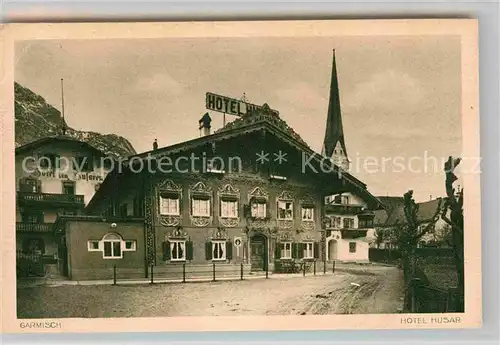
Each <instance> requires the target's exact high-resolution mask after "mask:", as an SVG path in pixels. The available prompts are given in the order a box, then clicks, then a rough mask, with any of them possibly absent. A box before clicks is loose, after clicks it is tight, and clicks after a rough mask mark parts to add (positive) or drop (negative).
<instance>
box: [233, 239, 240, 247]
mask: <svg viewBox="0 0 500 345" xmlns="http://www.w3.org/2000/svg"><path fill="white" fill-rule="evenodd" d="M241 243H242V240H241V237H235V238H234V245H235V246H236V247H241Z"/></svg>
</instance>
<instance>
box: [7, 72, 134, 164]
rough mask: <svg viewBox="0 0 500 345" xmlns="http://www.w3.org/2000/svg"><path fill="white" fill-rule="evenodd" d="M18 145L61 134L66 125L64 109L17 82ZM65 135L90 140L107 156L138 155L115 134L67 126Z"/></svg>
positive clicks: (16, 130)
mask: <svg viewBox="0 0 500 345" xmlns="http://www.w3.org/2000/svg"><path fill="white" fill-rule="evenodd" d="M14 102H15V140H16V147H19V146H22V145H25V144H28V143H30V142H32V141H35V140H38V139H41V138H45V137H56V136H60V135H61V134H62V133H61V128H62V126H63V118H62V116H61V112H60V111H59V110H58V109H56V108H55V107H53V106H52V105H50V104H48V103H47V102H46V101H45V99H44V98H43V97H42V96H40V95H37V94H36V93H34V92H33V91H31V90H30V89H28V88H25V87H23V86H22V85H20V84H18V83H16V82H15V83H14ZM65 135H66V136H67V137H70V138H74V139H77V140H80V141H84V142H87V143H88V144H90V145H91V146H93V147H95V148H96V149H98V150H101V151H102V152H104V154H106V155H111V156H113V157H115V158H125V157H128V156H130V155H134V154H136V151H135V149H134V147H133V146H132V144H131V143H130V142H129V141H128V140H127V139H125V138H124V137H121V136H119V135H116V134H100V133H97V132H86V131H79V130H76V129H73V128H71V127H67V130H66V133H65Z"/></svg>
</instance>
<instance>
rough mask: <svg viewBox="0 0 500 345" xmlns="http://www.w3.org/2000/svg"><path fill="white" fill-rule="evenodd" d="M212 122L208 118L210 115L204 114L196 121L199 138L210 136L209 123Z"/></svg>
mask: <svg viewBox="0 0 500 345" xmlns="http://www.w3.org/2000/svg"><path fill="white" fill-rule="evenodd" d="M211 122H212V119H211V118H210V115H208V113H205V115H203V116H202V117H201V119H200V121H198V124H199V129H200V137H204V136H206V135H210V127H211V126H210V123H211Z"/></svg>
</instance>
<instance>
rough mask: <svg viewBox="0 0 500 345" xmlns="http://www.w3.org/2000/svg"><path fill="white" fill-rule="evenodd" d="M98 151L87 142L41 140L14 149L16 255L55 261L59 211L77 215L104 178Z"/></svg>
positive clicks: (57, 138) (26, 258) (105, 167)
mask: <svg viewBox="0 0 500 345" xmlns="http://www.w3.org/2000/svg"><path fill="white" fill-rule="evenodd" d="M102 156H103V155H102V153H101V152H100V151H98V150H96V149H95V148H93V147H91V146H89V145H88V144H86V143H83V142H80V141H77V140H74V139H70V138H66V137H53V138H44V139H41V140H37V141H35V142H32V143H29V144H27V145H24V146H21V147H18V148H17V149H16V156H15V176H16V248H17V254H18V258H19V259H20V260H21V261H22V260H35V259H36V260H39V258H41V257H44V258H45V261H47V262H51V263H56V262H57V261H58V260H59V258H60V257H61V256H65V253H64V252H61V247H62V246H61V243H60V242H61V241H63V239H62V238H60V237H57V236H55V235H54V231H53V225H54V222H55V221H56V219H57V217H58V215H77V214H81V213H82V212H83V209H84V207H85V205H86V204H87V203H88V202H89V201H90V199H91V198H92V196H93V195H94V194H95V191H96V189H97V188H98V186H99V185H100V183H102V182H103V181H104V179H105V176H106V173H107V170H108V168H109V167H108V166H104V164H107V163H106V162H105V161H103V164H102V165H101V159H100V158H101V157H102Z"/></svg>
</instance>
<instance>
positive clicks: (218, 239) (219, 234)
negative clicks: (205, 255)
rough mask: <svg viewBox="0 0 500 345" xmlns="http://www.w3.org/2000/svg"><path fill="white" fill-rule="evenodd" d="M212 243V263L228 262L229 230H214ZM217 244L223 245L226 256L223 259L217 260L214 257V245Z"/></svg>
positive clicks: (211, 238)
mask: <svg viewBox="0 0 500 345" xmlns="http://www.w3.org/2000/svg"><path fill="white" fill-rule="evenodd" d="M210 242H211V244H212V248H211V250H212V261H226V260H227V248H226V246H227V243H228V242H229V236H228V233H227V230H226V229H225V228H223V227H218V228H216V229H213V230H212V236H210ZM215 243H223V249H222V250H223V251H224V256H223V258H218V259H215V258H214V257H213V252H214V245H215Z"/></svg>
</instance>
